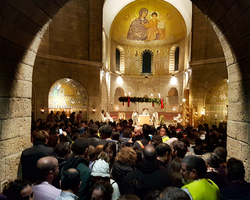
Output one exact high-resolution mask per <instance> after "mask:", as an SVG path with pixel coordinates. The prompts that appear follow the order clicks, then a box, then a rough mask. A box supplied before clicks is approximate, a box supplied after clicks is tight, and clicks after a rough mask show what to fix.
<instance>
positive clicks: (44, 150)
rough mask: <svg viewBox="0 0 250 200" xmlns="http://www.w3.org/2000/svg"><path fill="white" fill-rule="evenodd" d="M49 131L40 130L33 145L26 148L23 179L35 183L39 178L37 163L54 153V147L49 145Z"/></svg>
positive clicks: (23, 155) (23, 156) (23, 157)
mask: <svg viewBox="0 0 250 200" xmlns="http://www.w3.org/2000/svg"><path fill="white" fill-rule="evenodd" d="M48 137H49V135H48V133H47V132H46V131H44V130H40V131H38V132H37V133H36V134H35V135H34V140H33V147H30V148H28V149H25V150H24V151H23V152H22V155H21V165H22V176H23V180H28V181H30V182H31V183H34V182H35V181H36V180H37V177H38V176H37V173H36V163H37V161H38V160H39V159H40V158H42V157H45V156H52V155H53V148H51V147H47V146H46V144H47V142H48Z"/></svg>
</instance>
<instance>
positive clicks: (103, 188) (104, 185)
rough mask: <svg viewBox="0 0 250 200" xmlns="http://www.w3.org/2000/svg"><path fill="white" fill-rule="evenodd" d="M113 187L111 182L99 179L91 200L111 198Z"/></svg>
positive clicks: (109, 199) (107, 199)
mask: <svg viewBox="0 0 250 200" xmlns="http://www.w3.org/2000/svg"><path fill="white" fill-rule="evenodd" d="M112 193H113V187H112V185H111V184H110V183H109V182H106V181H98V182H97V183H96V184H95V185H94V187H93V192H92V196H91V200H111V199H112Z"/></svg>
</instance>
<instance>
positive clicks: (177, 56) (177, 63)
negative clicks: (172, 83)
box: [174, 47, 180, 71]
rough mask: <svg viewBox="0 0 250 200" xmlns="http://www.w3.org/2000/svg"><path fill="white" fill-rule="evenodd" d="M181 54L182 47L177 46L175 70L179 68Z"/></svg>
mask: <svg viewBox="0 0 250 200" xmlns="http://www.w3.org/2000/svg"><path fill="white" fill-rule="evenodd" d="M179 54H180V48H179V47H177V48H176V49H175V54H174V71H178V70H179Z"/></svg>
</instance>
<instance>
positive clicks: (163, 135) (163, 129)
mask: <svg viewBox="0 0 250 200" xmlns="http://www.w3.org/2000/svg"><path fill="white" fill-rule="evenodd" d="M159 132H160V136H161V138H162V142H165V141H168V140H169V137H168V134H167V132H169V131H168V130H167V128H166V127H164V126H161V128H160V131H159Z"/></svg>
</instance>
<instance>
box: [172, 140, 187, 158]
mask: <svg viewBox="0 0 250 200" xmlns="http://www.w3.org/2000/svg"><path fill="white" fill-rule="evenodd" d="M173 150H174V152H173V157H175V156H177V157H178V158H184V156H185V154H186V153H187V145H186V144H185V143H183V142H181V141H175V142H173Z"/></svg>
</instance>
